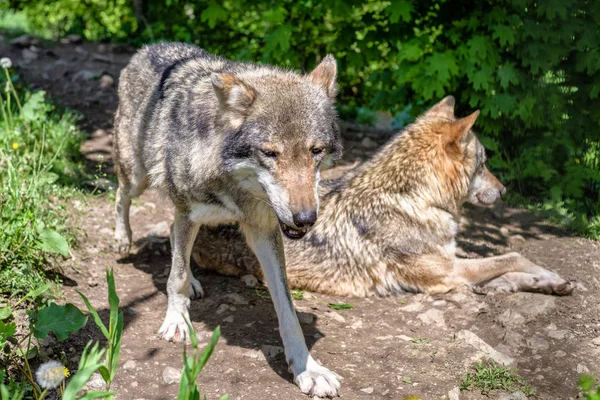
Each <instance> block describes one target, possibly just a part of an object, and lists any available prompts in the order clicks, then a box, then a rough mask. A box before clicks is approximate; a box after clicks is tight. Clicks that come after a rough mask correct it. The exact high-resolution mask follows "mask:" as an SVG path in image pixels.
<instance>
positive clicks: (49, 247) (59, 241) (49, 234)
mask: <svg viewBox="0 0 600 400" xmlns="http://www.w3.org/2000/svg"><path fill="white" fill-rule="evenodd" d="M38 239H39V240H40V244H39V247H40V249H42V250H44V251H48V252H51V253H59V254H60V255H62V256H63V257H65V258H66V257H69V243H67V240H66V239H65V238H64V237H63V236H62V235H61V234H60V233H58V232H56V231H53V230H52V229H48V228H44V229H42V231H41V232H40V234H39V237H38Z"/></svg>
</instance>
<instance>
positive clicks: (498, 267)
mask: <svg viewBox="0 0 600 400" xmlns="http://www.w3.org/2000/svg"><path fill="white" fill-rule="evenodd" d="M512 273H517V274H512ZM453 275H454V276H456V277H458V278H459V279H460V280H462V281H463V282H465V283H467V284H469V285H471V286H476V285H482V288H481V289H476V291H478V292H486V291H492V290H502V291H511V292H514V291H535V292H541V293H552V294H557V295H567V294H570V293H571V292H572V291H573V289H574V286H573V284H572V283H570V282H567V281H565V280H564V279H562V278H561V277H560V276H558V275H557V274H555V273H554V272H551V271H548V270H547V269H545V268H542V267H540V266H539V265H536V264H534V263H532V262H531V261H529V260H528V259H526V258H525V257H523V256H522V255H520V254H519V253H508V254H504V255H502V256H496V257H488V258H482V259H456V260H455V262H454V272H453ZM494 281H495V282H494ZM492 282H494V283H492ZM488 285H490V286H488Z"/></svg>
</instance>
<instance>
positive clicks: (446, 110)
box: [425, 96, 455, 118]
mask: <svg viewBox="0 0 600 400" xmlns="http://www.w3.org/2000/svg"><path fill="white" fill-rule="evenodd" d="M454 103H455V101H454V96H446V97H444V99H443V100H442V101H440V102H439V103H437V104H436V105H435V106H433V107H431V108H430V109H429V110H427V112H426V113H425V115H430V116H438V117H444V118H454Z"/></svg>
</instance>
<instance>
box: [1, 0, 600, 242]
mask: <svg viewBox="0 0 600 400" xmlns="http://www.w3.org/2000/svg"><path fill="white" fill-rule="evenodd" d="M12 4H13V7H15V8H21V9H23V10H25V12H26V13H27V15H29V16H30V17H31V20H32V21H33V25H35V26H39V27H45V28H46V29H51V30H53V31H54V32H56V34H57V35H60V34H64V33H68V32H82V33H83V34H84V35H85V36H86V37H87V38H88V39H92V40H97V39H108V40H115V41H122V40H127V41H130V42H134V43H144V42H148V41H155V40H162V39H164V40H177V41H185V42H192V43H196V44H199V45H201V46H203V47H205V48H206V49H207V50H209V51H212V52H216V53H220V54H223V55H225V56H228V57H231V58H234V59H242V60H250V59H251V60H261V61H263V62H269V63H276V64H279V65H283V66H292V67H293V68H301V69H304V70H306V69H308V68H311V67H312V66H314V65H315V64H316V63H317V61H318V60H319V59H320V58H321V57H322V56H323V55H324V54H327V53H333V54H334V55H335V56H336V57H337V59H338V62H339V69H340V76H339V81H340V89H341V90H340V101H341V103H342V104H344V105H345V106H350V107H354V109H355V111H353V112H348V111H347V109H343V108H342V109H341V111H342V113H343V114H345V115H354V116H355V117H356V118H360V119H361V120H363V122H369V121H370V119H371V116H370V115H369V112H368V110H369V109H370V110H387V111H389V112H391V113H392V114H394V115H396V118H395V121H394V125H395V126H396V127H402V126H403V125H404V124H406V123H407V122H408V121H410V119H411V118H414V117H415V116H417V115H418V114H419V113H420V112H422V111H423V109H424V108H426V107H428V106H430V105H431V104H432V103H434V102H435V101H437V100H439V99H440V98H442V97H443V96H444V95H446V94H453V95H455V96H456V97H457V98H458V100H459V101H458V104H459V105H460V106H461V109H459V113H460V114H461V115H464V114H466V113H467V112H469V111H470V110H467V108H469V109H473V108H480V109H481V111H482V116H481V117H480V120H479V121H478V123H477V125H476V127H477V129H478V130H479V131H480V133H481V136H482V139H483V141H484V144H485V145H486V147H487V148H488V149H489V150H490V153H491V156H492V157H491V160H490V162H491V165H492V167H493V169H494V172H496V173H498V174H499V175H500V177H501V178H502V179H503V181H504V182H505V183H506V184H508V186H509V187H510V189H512V190H511V192H512V193H517V194H518V196H517V197H515V199H516V200H519V201H520V202H521V203H528V202H532V201H533V202H534V203H538V202H540V201H541V200H544V203H543V205H542V207H543V208H547V209H551V210H553V211H558V213H559V214H560V215H561V216H562V219H563V220H567V221H569V222H571V223H572V225H573V226H575V227H577V228H579V229H580V230H583V231H587V233H589V234H591V235H595V236H599V235H600V217H599V215H600V171H599V162H600V161H599V160H600V148H599V146H600V129H598V128H599V125H600V97H599V95H600V83H599V82H600V51H599V50H600V49H599V47H600V28H599V27H600V3H599V2H597V1H593V0H565V1H556V0H539V1H533V0H506V1H503V2H501V3H498V2H495V1H491V0H487V1H479V2H462V1H458V0H452V1H448V0H428V1H416V0H394V1H388V0H367V1H364V0H363V1H358V0H334V1H328V2H316V1H313V0H298V1H293V0H274V1H270V2H253V1H249V0H225V1H222V2H216V1H214V0H199V1H195V2H187V1H181V0H165V1H156V2H151V1H141V0H137V1H134V2H124V1H122V0H93V1H86V2H83V1H81V0H58V1H50V0H34V1H27V2H25V1H19V0H12ZM135 5H137V8H135ZM134 8H135V9H134ZM41 10H44V11H48V12H41ZM107 14H108V15H107ZM48 15H49V16H50V17H47V16H48ZM134 16H135V17H136V18H137V22H135V21H134V19H133V18H134Z"/></svg>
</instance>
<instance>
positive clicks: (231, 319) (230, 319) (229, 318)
mask: <svg viewBox="0 0 600 400" xmlns="http://www.w3.org/2000/svg"><path fill="white" fill-rule="evenodd" d="M223 322H228V323H230V324H231V323H233V315H230V316H229V317H227V318H223Z"/></svg>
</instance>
